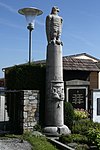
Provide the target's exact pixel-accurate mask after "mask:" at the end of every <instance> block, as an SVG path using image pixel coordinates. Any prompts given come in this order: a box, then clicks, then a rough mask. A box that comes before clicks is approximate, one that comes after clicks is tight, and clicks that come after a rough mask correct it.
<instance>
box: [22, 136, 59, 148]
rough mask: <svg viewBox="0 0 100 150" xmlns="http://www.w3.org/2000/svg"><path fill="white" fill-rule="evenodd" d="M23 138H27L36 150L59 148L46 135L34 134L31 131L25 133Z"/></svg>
mask: <svg viewBox="0 0 100 150" xmlns="http://www.w3.org/2000/svg"><path fill="white" fill-rule="evenodd" d="M23 139H24V140H27V141H28V142H29V143H30V144H31V145H32V148H33V149H34V150H40V149H41V150H58V149H57V148H56V147H55V146H53V145H52V144H51V143H50V142H48V141H47V139H46V138H45V137H44V136H34V135H32V134H31V133H25V134H23Z"/></svg>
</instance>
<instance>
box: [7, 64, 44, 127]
mask: <svg viewBox="0 0 100 150" xmlns="http://www.w3.org/2000/svg"><path fill="white" fill-rule="evenodd" d="M45 68H46V67H45V65H41V64H38V65H36V64H34V63H33V64H31V65H29V64H24V65H18V66H17V65H15V66H14V67H11V68H8V69H6V70H5V78H6V87H7V89H8V90H39V92H40V117H39V118H40V124H42V123H43V122H44V110H45V108H44V107H45V106H44V101H45V74H46V73H45V72H46V69H45Z"/></svg>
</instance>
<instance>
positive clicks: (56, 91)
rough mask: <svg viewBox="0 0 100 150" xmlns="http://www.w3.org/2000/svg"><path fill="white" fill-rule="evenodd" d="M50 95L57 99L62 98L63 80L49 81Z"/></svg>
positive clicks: (60, 99)
mask: <svg viewBox="0 0 100 150" xmlns="http://www.w3.org/2000/svg"><path fill="white" fill-rule="evenodd" d="M51 97H52V98H53V99H57V100H59V101H62V100H64V85H63V82H52V83H51Z"/></svg>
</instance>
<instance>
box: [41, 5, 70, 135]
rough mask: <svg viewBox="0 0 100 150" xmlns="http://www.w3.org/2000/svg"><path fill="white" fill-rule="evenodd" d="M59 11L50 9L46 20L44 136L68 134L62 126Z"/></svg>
mask: <svg viewBox="0 0 100 150" xmlns="http://www.w3.org/2000/svg"><path fill="white" fill-rule="evenodd" d="M58 11H59V9H58V8H57V7H53V8H52V12H51V14H50V15H49V16H47V18H46V33H47V40H48V45H47V59H46V101H45V128H44V132H45V134H46V135H59V134H69V133H70V130H69V128H68V127H67V126H65V125H64V112H63V103H64V83H63V67H62V42H61V41H60V34H61V24H62V18H61V17H59V16H58V15H57V12H58Z"/></svg>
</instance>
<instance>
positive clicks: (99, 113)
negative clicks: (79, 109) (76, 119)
mask: <svg viewBox="0 0 100 150" xmlns="http://www.w3.org/2000/svg"><path fill="white" fill-rule="evenodd" d="M97 115H100V98H97Z"/></svg>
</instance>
